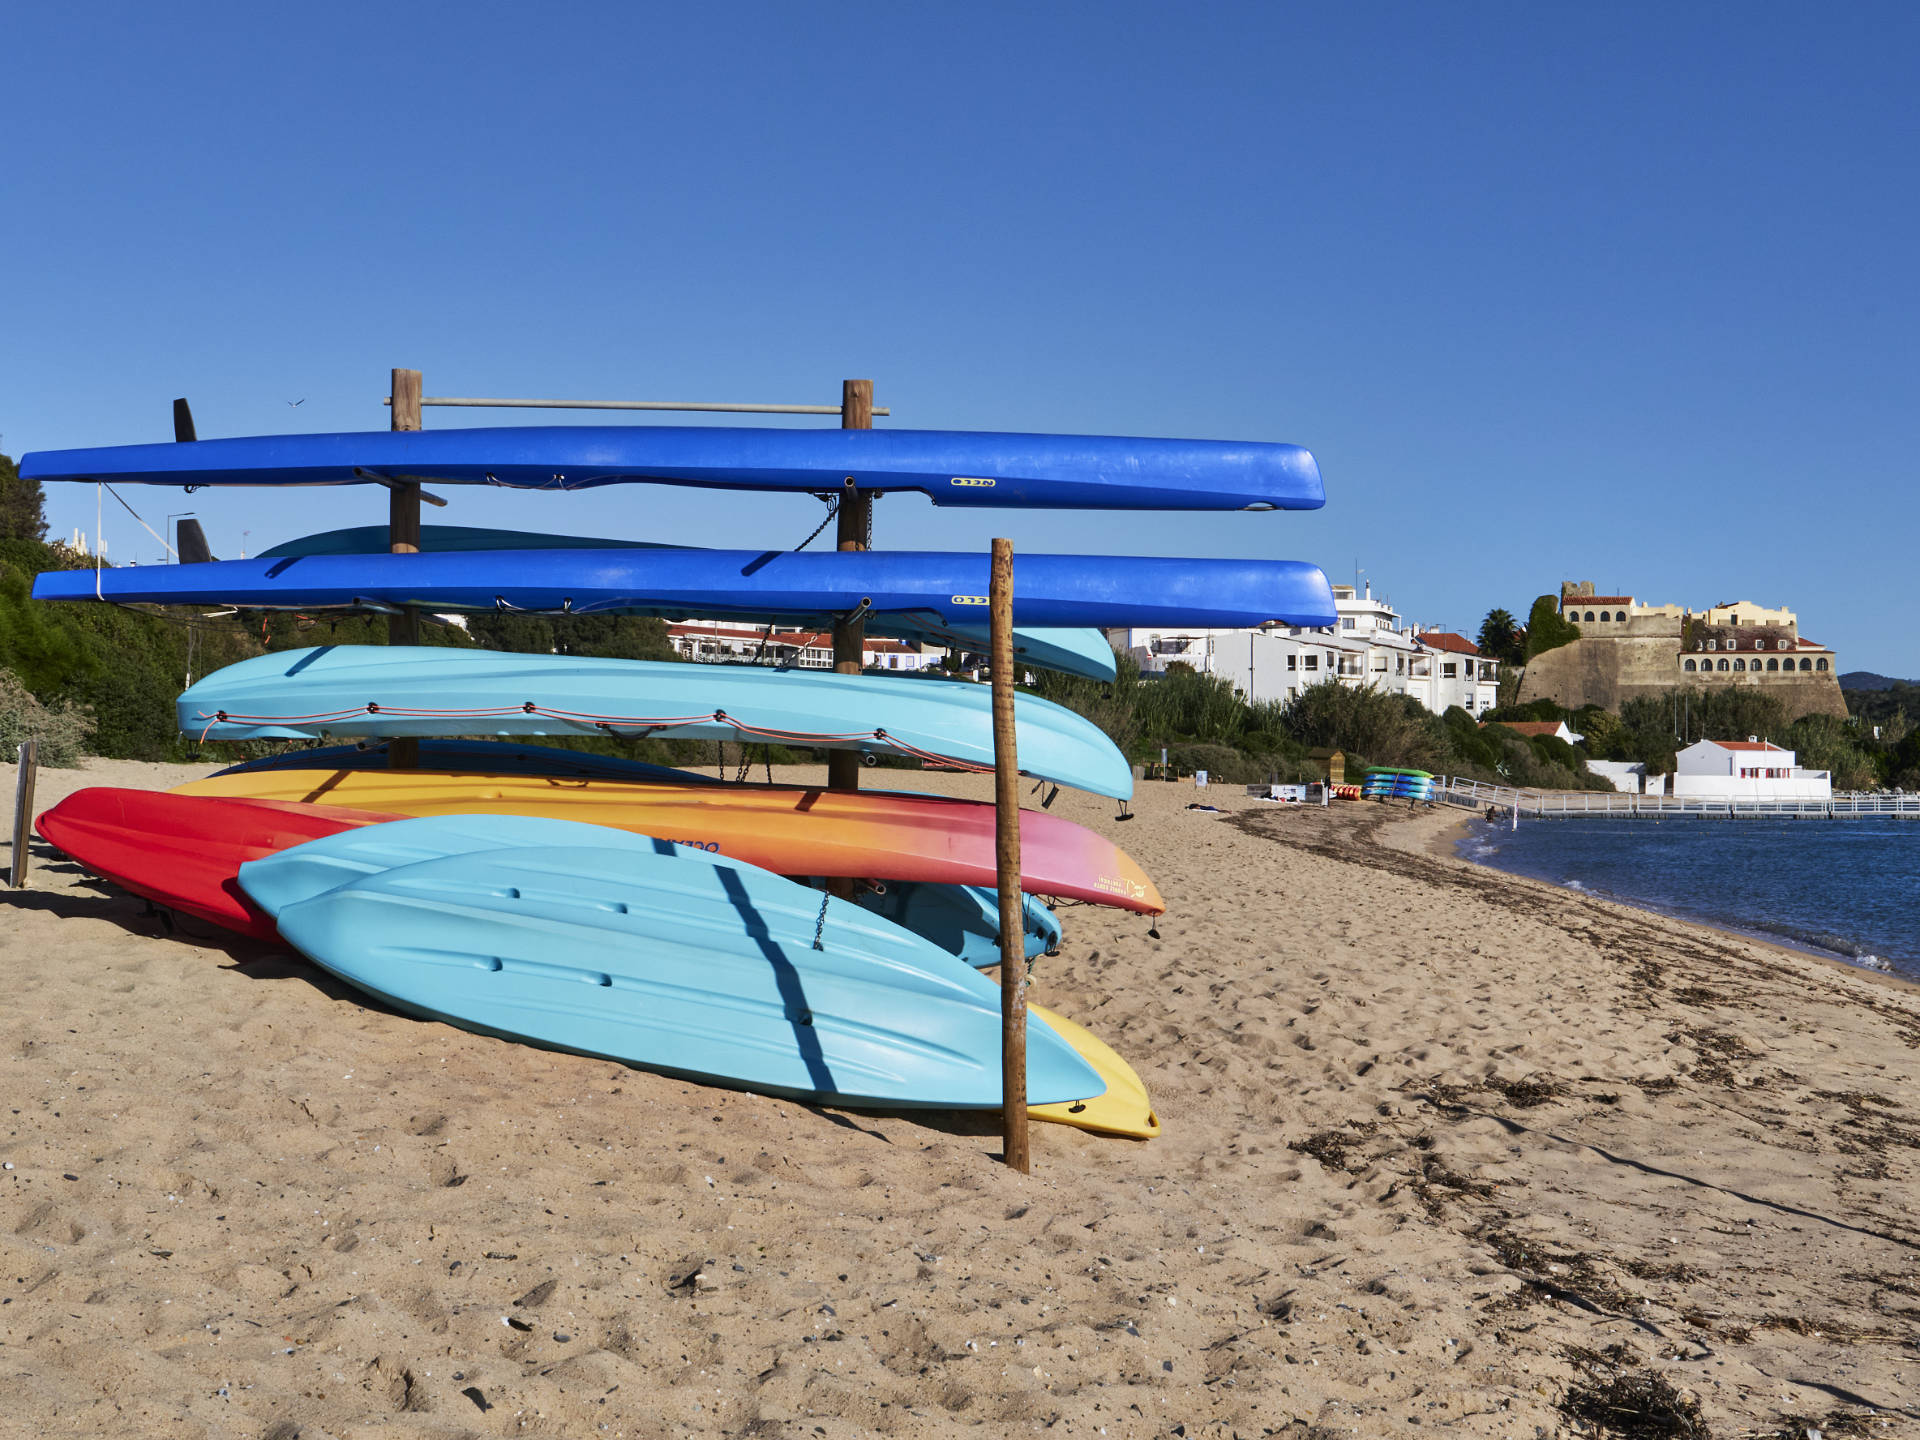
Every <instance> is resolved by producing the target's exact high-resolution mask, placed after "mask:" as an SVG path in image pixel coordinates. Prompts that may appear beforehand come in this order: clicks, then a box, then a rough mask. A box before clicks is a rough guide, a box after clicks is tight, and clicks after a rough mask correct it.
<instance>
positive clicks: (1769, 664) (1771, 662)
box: [1767, 660, 1780, 670]
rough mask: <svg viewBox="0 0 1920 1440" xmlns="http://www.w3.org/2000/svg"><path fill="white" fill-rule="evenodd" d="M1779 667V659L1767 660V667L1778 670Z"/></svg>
mask: <svg viewBox="0 0 1920 1440" xmlns="http://www.w3.org/2000/svg"><path fill="white" fill-rule="evenodd" d="M1779 668H1780V662H1779V661H1778V660H1769V661H1767V669H1769V670H1778V669H1779Z"/></svg>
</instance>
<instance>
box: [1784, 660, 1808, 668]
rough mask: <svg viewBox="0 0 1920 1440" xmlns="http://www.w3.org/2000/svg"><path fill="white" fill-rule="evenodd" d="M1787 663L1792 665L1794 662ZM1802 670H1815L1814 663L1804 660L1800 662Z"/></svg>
mask: <svg viewBox="0 0 1920 1440" xmlns="http://www.w3.org/2000/svg"><path fill="white" fill-rule="evenodd" d="M1787 663H1788V664H1789V665H1791V664H1792V663H1793V662H1792V661H1791V660H1789V661H1788V662H1787ZM1800 668H1801V669H1802V670H1811V669H1812V668H1813V662H1812V661H1811V660H1802V661H1801V662H1800Z"/></svg>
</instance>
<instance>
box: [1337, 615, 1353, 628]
mask: <svg viewBox="0 0 1920 1440" xmlns="http://www.w3.org/2000/svg"><path fill="white" fill-rule="evenodd" d="M1340 628H1341V629H1342V630H1351V629H1353V616H1351V615H1342V616H1341V617H1340Z"/></svg>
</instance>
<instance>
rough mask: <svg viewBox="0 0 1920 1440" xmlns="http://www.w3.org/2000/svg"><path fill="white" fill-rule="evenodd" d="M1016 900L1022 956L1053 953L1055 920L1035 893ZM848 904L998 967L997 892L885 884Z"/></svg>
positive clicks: (1057, 931) (974, 962)
mask: <svg viewBox="0 0 1920 1440" xmlns="http://www.w3.org/2000/svg"><path fill="white" fill-rule="evenodd" d="M815 883H816V888H818V886H817V882H815ZM1020 901H1021V910H1020V918H1021V930H1022V932H1023V933H1024V935H1025V946H1024V949H1025V950H1026V954H1027V958H1028V959H1029V960H1032V959H1034V958H1035V957H1037V956H1040V955H1051V954H1054V953H1056V952H1057V951H1058V950H1059V948H1060V941H1061V937H1062V933H1063V932H1062V931H1061V928H1060V917H1059V916H1057V915H1055V914H1054V913H1053V911H1052V910H1051V909H1050V908H1048V906H1047V903H1046V901H1044V900H1042V899H1041V898H1040V897H1039V896H1038V895H1023V896H1021V897H1020ZM853 903H854V904H856V905H858V906H859V907H860V908H861V909H863V910H871V911H872V912H873V913H874V914H875V915H878V916H880V917H881V919H883V920H891V921H892V922H893V923H894V924H896V925H898V926H899V927H900V928H901V929H902V930H911V931H912V932H913V933H914V934H916V935H918V936H919V937H920V938H921V939H923V940H929V941H931V942H933V944H935V945H937V946H939V947H940V948H941V949H942V950H944V951H946V952H947V953H948V954H949V955H952V956H954V957H956V958H957V959H960V960H964V961H965V962H966V963H967V964H969V965H971V966H973V967H974V968H976V969H986V968H988V967H989V966H993V965H998V964H999V963H1000V892H999V891H998V890H992V889H988V888H987V887H986V886H983V885H933V884H922V883H919V882H916V881H911V880H909V881H889V882H888V883H887V884H886V885H885V886H884V887H882V888H880V889H877V890H873V889H869V890H863V891H861V892H860V894H858V895H856V896H855V897H854V902H853Z"/></svg>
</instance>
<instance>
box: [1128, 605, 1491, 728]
mask: <svg viewBox="0 0 1920 1440" xmlns="http://www.w3.org/2000/svg"><path fill="white" fill-rule="evenodd" d="M1333 603H1334V611H1335V613H1336V615H1337V616H1338V617H1339V618H1338V620H1337V622H1336V623H1335V624H1333V625H1331V626H1322V627H1319V628H1306V627H1302V626H1298V625H1277V624H1275V625H1263V626H1261V627H1260V628H1259V629H1257V630H1207V629H1197V630H1116V631H1111V632H1109V636H1108V638H1109V639H1111V640H1112V641H1113V643H1114V644H1115V645H1116V646H1118V647H1120V648H1121V649H1124V650H1126V651H1128V652H1129V653H1130V654H1131V655H1132V656H1133V658H1134V659H1135V660H1136V661H1137V662H1138V663H1139V666H1140V670H1141V673H1142V674H1143V675H1157V674H1164V673H1165V672H1166V668H1167V666H1168V665H1169V664H1171V663H1173V662H1175V661H1179V662H1182V663H1184V664H1187V665H1191V666H1192V667H1193V668H1194V669H1195V670H1198V671H1201V672H1203V673H1206V674H1210V675H1222V676H1225V677H1226V678H1227V679H1228V680H1229V681H1231V682H1232V684H1233V687H1234V689H1236V690H1238V691H1239V692H1240V693H1241V694H1242V695H1243V696H1245V697H1246V698H1247V699H1248V700H1249V701H1261V700H1281V701H1284V700H1287V699H1290V698H1291V697H1293V696H1294V695H1297V694H1299V693H1300V691H1301V690H1303V689H1305V688H1306V687H1307V686H1309V685H1317V684H1319V683H1320V682H1321V681H1323V680H1327V679H1330V678H1331V679H1336V680H1339V681H1340V682H1341V683H1342V684H1345V685H1371V686H1374V687H1375V688H1376V689H1380V690H1385V691H1388V692H1390V693H1392V694H1396V695H1411V696H1413V697H1414V698H1415V699H1416V700H1418V701H1419V702H1420V703H1421V704H1422V705H1424V706H1425V707H1426V708H1427V709H1429V710H1431V711H1433V712H1434V713H1435V714H1439V713H1440V712H1441V711H1443V710H1445V709H1446V708H1447V707H1448V706H1450V705H1458V706H1460V707H1461V708H1462V709H1463V710H1468V711H1471V712H1472V713H1474V714H1476V715H1477V714H1480V713H1481V712H1482V711H1486V710H1490V709H1492V708H1493V707H1494V705H1495V704H1496V703H1497V700H1496V692H1497V690H1498V688H1499V679H1500V667H1499V664H1498V663H1497V662H1496V661H1493V660H1489V659H1487V658H1485V657H1483V656H1482V655H1481V654H1480V652H1479V649H1478V648H1477V647H1476V646H1475V645H1474V644H1473V642H1472V641H1470V640H1468V639H1466V638H1465V637H1464V636H1460V635H1453V634H1449V633H1447V632H1445V631H1439V630H1423V629H1421V627H1419V626H1417V625H1406V624H1403V623H1402V622H1401V620H1400V616H1399V614H1398V613H1397V612H1396V611H1395V610H1394V609H1393V607H1392V606H1390V605H1389V604H1387V603H1386V601H1384V600H1379V599H1375V598H1374V594H1373V587H1372V585H1371V584H1369V585H1367V586H1365V587H1364V588H1362V589H1360V590H1359V591H1356V590H1355V588H1354V587H1353V586H1351V585H1335V586H1334V587H1333Z"/></svg>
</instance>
